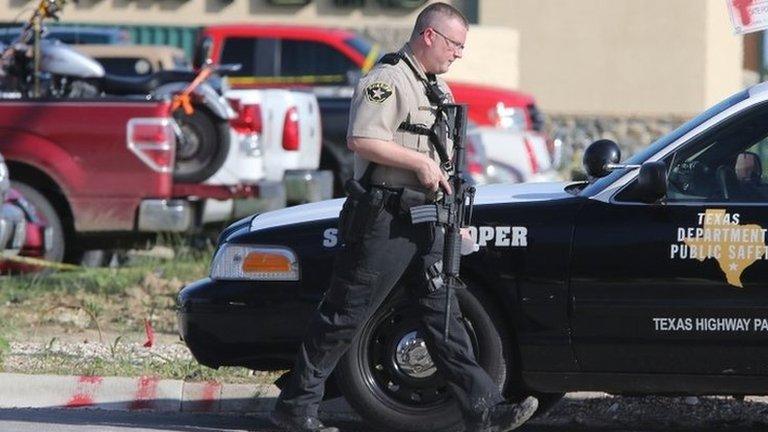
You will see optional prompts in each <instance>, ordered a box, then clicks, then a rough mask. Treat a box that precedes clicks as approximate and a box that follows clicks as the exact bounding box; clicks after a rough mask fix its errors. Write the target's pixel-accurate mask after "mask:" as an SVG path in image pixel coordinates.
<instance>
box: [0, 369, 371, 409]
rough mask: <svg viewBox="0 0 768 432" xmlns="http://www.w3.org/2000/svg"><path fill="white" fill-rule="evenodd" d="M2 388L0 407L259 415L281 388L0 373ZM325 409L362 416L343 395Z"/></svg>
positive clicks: (146, 379)
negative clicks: (356, 412)
mask: <svg viewBox="0 0 768 432" xmlns="http://www.w3.org/2000/svg"><path fill="white" fill-rule="evenodd" d="M0 388H2V389H3V390H2V392H0V409H15V408H54V409H73V408H86V409H101V410H112V411H140V410H147V411H180V412H195V413H224V412H232V413H246V412H247V413H251V414H256V415H266V414H267V413H269V412H270V411H271V410H272V407H273V406H274V404H275V400H276V399H277V395H278V394H279V393H280V390H279V389H278V388H277V387H275V386H274V385H271V384H222V383H219V382H216V381H209V382H184V381H181V380H161V379H158V378H155V377H150V376H141V377H136V378H125V377H102V376H60V375H25V374H12V373H0ZM320 412H321V415H322V416H323V417H324V418H334V419H342V420H358V419H359V417H358V416H357V414H355V412H354V411H353V410H352V408H351V407H350V406H349V404H347V402H346V401H345V400H344V399H343V398H335V399H330V400H327V401H324V402H323V403H322V404H321V405H320Z"/></svg>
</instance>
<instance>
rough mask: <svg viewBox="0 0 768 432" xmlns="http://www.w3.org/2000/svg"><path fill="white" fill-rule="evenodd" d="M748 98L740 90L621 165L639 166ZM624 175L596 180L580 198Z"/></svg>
mask: <svg viewBox="0 0 768 432" xmlns="http://www.w3.org/2000/svg"><path fill="white" fill-rule="evenodd" d="M747 98H749V91H748V90H742V91H740V92H738V93H736V94H734V95H732V96H730V97H729V98H727V99H725V100H724V101H722V102H720V103H718V104H717V105H714V106H713V107H711V108H709V109H707V110H706V111H704V112H703V113H701V114H699V115H697V116H696V117H694V118H692V119H691V120H688V121H687V122H685V123H683V125H682V126H680V127H678V128H677V129H675V130H674V131H672V132H670V133H668V134H667V135H664V136H663V137H661V138H659V139H658V140H656V141H654V142H653V143H652V144H651V145H649V146H648V147H646V148H645V149H644V150H642V151H641V152H640V153H637V154H635V155H634V156H632V157H631V158H629V159H627V160H626V161H624V162H623V163H626V164H628V165H640V164H642V163H643V162H645V161H646V160H648V159H649V158H650V157H651V156H653V155H655V154H656V153H658V152H659V151H661V150H662V149H664V148H665V147H667V146H668V145H670V144H672V143H673V142H675V141H677V140H678V139H680V137H682V136H683V135H685V134H687V133H688V132H690V131H692V130H694V129H696V128H697V127H698V126H700V125H701V124H703V123H705V122H706V121H707V120H709V119H711V118H712V117H714V116H716V115H718V114H720V113H721V112H723V111H725V110H727V109H728V108H730V107H732V106H734V105H736V104H737V103H739V102H741V101H743V100H746V99H747ZM624 173H625V170H616V171H614V172H612V173H611V174H609V175H607V176H605V177H603V178H601V179H598V180H597V181H595V182H594V183H592V184H590V185H589V186H587V187H586V188H584V190H583V191H581V195H582V196H592V195H593V194H596V193H598V192H599V191H601V190H603V189H604V188H606V187H608V186H609V185H610V184H611V183H613V182H614V181H616V180H618V179H619V177H621V176H623V175H624Z"/></svg>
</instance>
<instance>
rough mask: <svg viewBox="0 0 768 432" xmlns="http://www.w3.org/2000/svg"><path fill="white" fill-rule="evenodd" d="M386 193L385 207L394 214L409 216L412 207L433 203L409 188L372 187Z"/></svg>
mask: <svg viewBox="0 0 768 432" xmlns="http://www.w3.org/2000/svg"><path fill="white" fill-rule="evenodd" d="M371 187H372V188H376V189H380V190H382V191H383V192H384V206H385V207H386V208H387V209H389V210H390V211H391V212H392V213H394V214H399V215H409V214H410V211H411V208H412V207H417V206H420V205H424V204H429V203H433V202H434V201H433V200H431V199H429V198H428V197H427V194H425V193H423V192H419V191H417V190H414V189H410V188H407V187H401V188H393V187H387V186H380V185H372V186H371Z"/></svg>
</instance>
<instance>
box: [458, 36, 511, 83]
mask: <svg viewBox="0 0 768 432" xmlns="http://www.w3.org/2000/svg"><path fill="white" fill-rule="evenodd" d="M465 46H466V49H465V50H464V51H465V52H464V56H463V57H462V58H461V59H459V60H457V61H456V62H454V63H453V65H452V66H451V70H450V71H449V72H448V73H447V74H445V77H446V78H447V79H450V80H453V81H464V82H472V83H478V84H487V85H496V86H502V87H507V88H518V87H520V73H519V71H520V70H519V67H518V65H519V53H520V35H519V32H518V31H517V30H514V29H511V28H505V27H498V26H471V27H470V29H469V33H467V42H466V44H465Z"/></svg>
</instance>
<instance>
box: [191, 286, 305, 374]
mask: <svg viewBox="0 0 768 432" xmlns="http://www.w3.org/2000/svg"><path fill="white" fill-rule="evenodd" d="M254 284H255V283H254V282H253V281H217V280H213V279H210V278H205V279H201V280H198V281H196V282H193V283H191V284H189V285H187V286H186V287H184V289H182V290H181V292H180V293H179V297H178V304H179V309H178V312H177V313H178V315H177V318H178V326H179V327H178V330H179V335H180V337H181V339H182V340H183V341H184V342H185V343H186V344H187V346H188V347H189V350H190V351H191V352H192V355H193V356H194V357H195V359H196V360H197V361H198V362H200V363H201V364H203V365H206V366H209V367H213V368H217V367H219V366H243V367H249V368H253V369H258V370H279V369H286V368H290V367H291V365H292V364H293V360H294V358H295V356H296V352H297V350H298V346H299V344H300V343H301V339H302V336H303V335H304V331H305V330H306V325H307V323H308V322H309V319H310V317H311V315H312V313H313V312H314V310H315V309H316V308H317V304H316V303H315V302H311V301H301V300H299V299H298V298H297V297H295V296H286V289H288V291H290V290H291V289H290V288H289V287H287V286H286V285H285V283H284V282H283V283H274V284H258V287H257V288H258V289H259V292H260V293H261V294H263V296H261V295H260V296H259V300H258V301H246V300H244V299H243V300H242V301H240V300H239V299H238V297H239V295H238V293H240V294H242V293H243V292H251V291H252V290H253V289H254V288H255V287H254ZM277 303H279V305H280V306H279V307H276V306H275V305H276V304H277ZM287 316H290V317H291V319H289V320H286V317H287Z"/></svg>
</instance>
